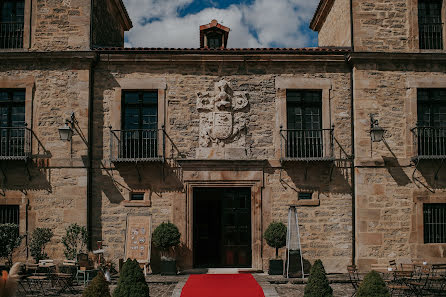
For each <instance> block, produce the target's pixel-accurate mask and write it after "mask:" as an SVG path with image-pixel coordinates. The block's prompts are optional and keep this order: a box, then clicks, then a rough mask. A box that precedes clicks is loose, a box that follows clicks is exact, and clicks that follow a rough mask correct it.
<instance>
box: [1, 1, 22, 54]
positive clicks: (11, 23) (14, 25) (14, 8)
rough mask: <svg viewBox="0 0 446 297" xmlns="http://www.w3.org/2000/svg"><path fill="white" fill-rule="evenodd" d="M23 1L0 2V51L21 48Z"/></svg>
mask: <svg viewBox="0 0 446 297" xmlns="http://www.w3.org/2000/svg"><path fill="white" fill-rule="evenodd" d="M24 11H25V1H23V0H0V49H5V48H23V28H24V26H23V25H24Z"/></svg>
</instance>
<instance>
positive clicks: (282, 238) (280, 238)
mask: <svg viewBox="0 0 446 297" xmlns="http://www.w3.org/2000/svg"><path fill="white" fill-rule="evenodd" d="M263 238H265V240H266V243H267V244H268V245H269V246H270V247H272V248H275V249H276V258H279V249H280V248H282V247H284V246H285V245H286V226H285V224H284V223H282V222H272V223H271V224H269V226H268V228H266V231H265V234H264V235H263Z"/></svg>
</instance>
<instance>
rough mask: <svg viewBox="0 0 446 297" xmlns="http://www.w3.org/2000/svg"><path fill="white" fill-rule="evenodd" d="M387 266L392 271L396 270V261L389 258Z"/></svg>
mask: <svg viewBox="0 0 446 297" xmlns="http://www.w3.org/2000/svg"><path fill="white" fill-rule="evenodd" d="M389 266H390V267H391V268H392V270H393V271H395V270H398V266H397V265H396V261H395V260H390V261H389Z"/></svg>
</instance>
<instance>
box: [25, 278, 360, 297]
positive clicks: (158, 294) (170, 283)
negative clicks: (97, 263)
mask: <svg viewBox="0 0 446 297" xmlns="http://www.w3.org/2000/svg"><path fill="white" fill-rule="evenodd" d="M254 277H255V278H256V280H257V281H258V282H259V284H260V285H262V286H263V287H264V291H265V295H266V296H265V297H302V296H303V294H304V288H305V283H303V282H302V280H301V279H285V278H283V277H281V276H269V275H267V274H254ZM187 278H188V275H178V276H161V275H150V276H147V278H146V280H147V283H148V285H149V290H150V297H172V296H173V297H179V295H178V292H177V295H178V296H177V295H174V291H175V288H176V287H179V288H181V285H182V284H184V282H186V280H187ZM328 278H329V280H330V281H331V287H332V288H333V291H334V297H349V296H351V295H352V294H353V290H352V286H351V284H350V283H348V282H347V278H346V275H330V276H329V277H328ZM178 284H179V285H178ZM115 287H116V280H114V281H113V282H112V285H111V286H110V291H111V292H113V290H114V288H115ZM75 289H76V291H77V294H61V295H59V294H56V292H49V291H47V293H52V294H51V295H52V296H61V297H81V296H82V291H83V287H82V286H75ZM177 291H178V289H177ZM179 292H181V291H179ZM21 296H25V295H24V294H19V295H18V297H21ZM26 296H38V295H37V294H34V295H26Z"/></svg>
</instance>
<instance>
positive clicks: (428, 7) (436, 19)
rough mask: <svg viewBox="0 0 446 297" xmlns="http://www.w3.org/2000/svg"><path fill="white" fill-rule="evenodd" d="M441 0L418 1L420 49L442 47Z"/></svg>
mask: <svg viewBox="0 0 446 297" xmlns="http://www.w3.org/2000/svg"><path fill="white" fill-rule="evenodd" d="M442 2H443V1H442V0H419V1H418V26H419V34H420V38H419V39H420V49H443V23H442V19H441V7H442Z"/></svg>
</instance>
